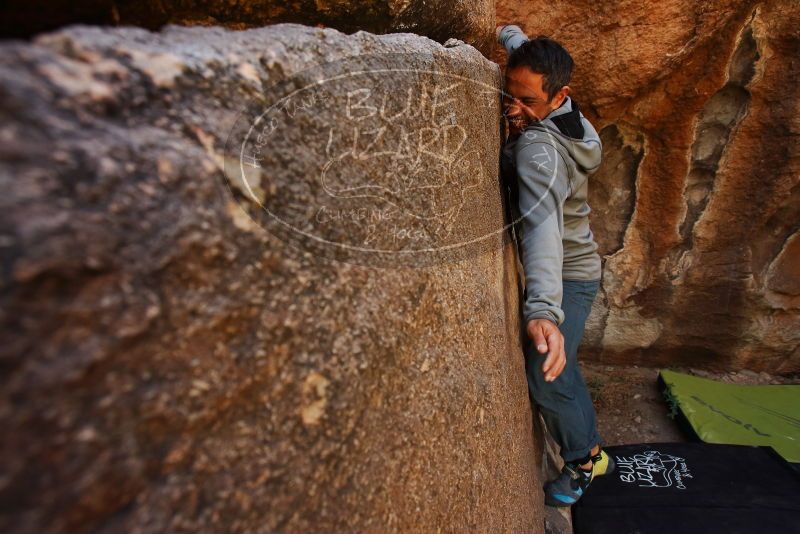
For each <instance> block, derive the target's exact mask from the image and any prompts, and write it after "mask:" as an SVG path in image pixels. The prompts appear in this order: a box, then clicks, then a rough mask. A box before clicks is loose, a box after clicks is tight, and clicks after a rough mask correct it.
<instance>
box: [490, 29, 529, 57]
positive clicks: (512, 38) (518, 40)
mask: <svg viewBox="0 0 800 534" xmlns="http://www.w3.org/2000/svg"><path fill="white" fill-rule="evenodd" d="M495 35H496V36H497V42H498V43H500V45H502V46H504V47H505V49H506V51H507V52H508V53H509V54H510V53H511V52H513V51H514V49H515V48H517V47H518V46H519V45H521V44H522V43H524V42H525V41H527V40H528V36H527V35H525V32H523V31H522V30H521V29H520V27H519V26H516V25H514V24H507V25H505V26H498V27H497V28H496V29H495Z"/></svg>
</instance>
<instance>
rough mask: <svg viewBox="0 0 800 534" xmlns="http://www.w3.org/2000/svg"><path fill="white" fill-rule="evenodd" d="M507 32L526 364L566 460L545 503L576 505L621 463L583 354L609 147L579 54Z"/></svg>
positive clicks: (507, 172)
mask: <svg viewBox="0 0 800 534" xmlns="http://www.w3.org/2000/svg"><path fill="white" fill-rule="evenodd" d="M497 39H498V41H499V42H500V44H501V45H503V46H504V47H505V48H506V50H507V52H508V54H509V56H508V62H507V64H506V75H505V88H504V93H503V102H504V113H505V116H506V118H507V119H508V123H509V130H510V135H509V137H508V139H507V141H506V143H505V145H504V147H503V154H502V166H503V173H504V176H513V179H515V180H516V184H517V196H518V201H517V205H516V206H514V207H515V208H518V209H519V213H518V214H517V215H519V217H516V218H515V219H517V220H521V227H522V228H521V229H522V236H521V240H520V247H521V256H522V264H523V267H524V269H525V290H526V291H525V295H526V296H525V303H524V310H523V314H524V319H525V324H526V331H527V336H526V344H525V347H524V351H525V372H526V375H527V379H528V387H529V390H530V392H531V397H532V398H533V400H534V402H535V403H536V405H537V406H538V407H539V409H540V411H541V413H542V416H543V418H544V420H545V424H546V425H547V429H548V431H549V432H550V433H551V434H552V435H553V437H554V439H555V440H556V442H557V443H558V444H559V446H560V455H561V457H562V458H563V459H564V468H563V469H562V471H561V473H560V474H559V476H558V477H556V478H555V479H554V480H551V481H548V482H547V483H546V484H545V487H544V490H545V502H546V504H548V505H550V506H571V505H572V504H574V503H575V502H577V500H578V499H579V498H580V497H581V495H583V493H584V492H585V491H586V488H587V487H588V486H589V483H590V482H591V481H592V480H593V478H594V477H595V476H598V475H604V474H608V473H611V472H613V471H614V468H615V466H614V460H613V459H612V458H611V457H610V456H609V455H608V454H607V453H606V452H605V451H604V450H603V449H602V439H601V437H600V435H599V433H598V431H597V423H596V416H595V411H594V406H593V405H592V399H591V396H590V395H589V391H588V389H587V387H586V382H585V381H584V379H583V376H582V374H581V371H580V368H579V367H578V362H577V353H578V345H579V344H580V341H581V338H582V336H583V330H584V326H585V322H586V318H587V317H588V315H589V312H590V310H591V305H592V301H593V300H594V297H595V295H596V294H597V291H598V289H599V287H600V278H601V276H600V275H601V259H600V255H599V254H598V253H597V247H598V246H597V243H596V242H595V241H594V236H593V235H592V231H591V230H590V228H589V217H588V216H589V212H590V211H591V210H590V208H589V205H588V204H587V201H586V199H587V192H588V181H587V178H588V176H589V175H590V174H592V173H593V172H595V171H596V170H597V168H598V167H599V166H600V160H601V156H602V145H601V142H600V138H599V136H598V135H597V132H596V131H595V129H594V127H593V126H592V125H591V123H589V121H588V120H587V119H586V118H585V117H584V116H583V114H582V113H581V112H580V109H579V108H578V104H577V103H576V102H574V101H573V100H572V99H571V98H570V97H569V93H570V87H569V86H568V85H567V84H568V83H569V81H570V77H571V75H572V66H573V61H572V58H571V57H570V55H569V53H568V52H567V51H566V50H565V49H564V48H563V47H562V46H561V45H560V44H558V43H557V42H555V41H553V40H551V39H548V38H545V37H537V38H536V39H528V37H527V36H526V35H525V33H523V32H522V30H521V29H520V28H519V27H518V26H515V25H506V26H498V28H497ZM534 345H535V347H536V349H535V350H534V348H533V347H534ZM536 351H538V353H537V352H536ZM543 355H546V358H545V359H544V362H541V359H542V356H543Z"/></svg>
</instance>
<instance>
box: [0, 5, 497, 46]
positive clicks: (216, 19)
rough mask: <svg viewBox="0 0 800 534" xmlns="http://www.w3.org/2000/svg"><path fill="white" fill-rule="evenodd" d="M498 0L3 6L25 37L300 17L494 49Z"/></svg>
mask: <svg viewBox="0 0 800 534" xmlns="http://www.w3.org/2000/svg"><path fill="white" fill-rule="evenodd" d="M494 13H495V12H494V2H493V1H491V0H427V1H425V0H377V1H374V0H373V1H369V2H359V1H353V0H334V1H320V0H299V1H294V2H283V1H279V0H246V1H243V2H242V1H238V0H212V1H207V0H206V1H199V0H77V1H75V0H73V1H65V0H8V1H6V2H4V3H3V5H2V6H0V34H2V35H5V36H14V37H25V36H29V35H32V34H35V33H38V32H42V31H47V30H53V29H56V28H58V27H60V26H63V25H65V24H75V23H85V24H102V25H115V26H116V25H124V26H140V27H143V28H148V29H150V30H156V29H158V28H160V27H161V26H163V25H165V24H181V25H187V26H195V25H201V26H218V25H219V26H226V27H229V28H234V29H245V28H254V27H260V26H264V25H266V24H275V23H280V22H296V23H301V24H309V25H311V24H318V25H320V26H325V27H331V28H336V29H338V30H341V31H343V32H345V33H352V32H356V31H358V30H365V31H369V32H372V33H390V32H411V33H417V34H420V35H425V36H427V37H430V38H431V39H433V40H435V41H438V42H439V43H442V44H443V43H445V42H446V41H447V39H449V38H451V37H454V38H457V39H461V40H463V41H465V42H466V43H468V44H471V45H473V46H475V47H476V48H478V49H479V50H481V51H482V52H484V53H485V54H489V53H490V51H491V49H492V46H493V44H494Z"/></svg>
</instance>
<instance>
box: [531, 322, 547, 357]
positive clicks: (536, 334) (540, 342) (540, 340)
mask: <svg viewBox="0 0 800 534" xmlns="http://www.w3.org/2000/svg"><path fill="white" fill-rule="evenodd" d="M533 342H534V343H535V344H536V350H538V351H539V352H541V353H543V354H544V353H545V352H547V341H546V340H545V338H544V334H543V333H542V329H541V328H540V327H536V326H534V328H533Z"/></svg>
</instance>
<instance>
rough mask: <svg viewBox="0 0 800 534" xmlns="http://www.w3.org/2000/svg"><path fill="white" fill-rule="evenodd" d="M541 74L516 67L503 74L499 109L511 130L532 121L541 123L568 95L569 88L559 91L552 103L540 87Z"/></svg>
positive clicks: (527, 68) (522, 67) (521, 66)
mask: <svg viewBox="0 0 800 534" xmlns="http://www.w3.org/2000/svg"><path fill="white" fill-rule="evenodd" d="M543 81H544V75H543V74H541V73H539V72H533V71H532V70H531V69H530V68H529V67H527V66H525V65H520V66H518V67H515V68H513V69H510V70H508V71H506V80H505V94H504V95H503V108H504V111H505V116H506V118H508V122H509V125H510V126H511V129H512V130H516V131H518V130H522V129H523V128H525V126H526V125H527V124H528V123H529V122H532V121H541V120H543V119H544V118H545V117H547V115H549V114H550V112H551V111H553V110H554V109H556V108H557V107H559V106H560V105H561V104H562V103H563V102H564V99H565V98H566V96H567V94H569V86H566V85H565V86H564V87H562V88H561V89H559V91H558V93H556V94H555V96H554V97H553V99H552V100H548V98H547V92H545V90H544V89H543V88H542V82H543Z"/></svg>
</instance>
